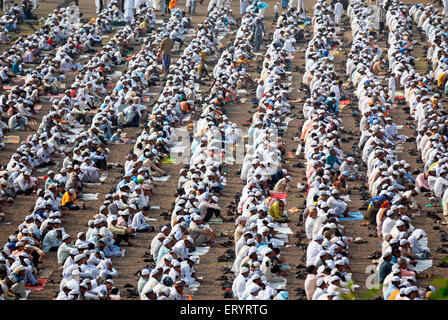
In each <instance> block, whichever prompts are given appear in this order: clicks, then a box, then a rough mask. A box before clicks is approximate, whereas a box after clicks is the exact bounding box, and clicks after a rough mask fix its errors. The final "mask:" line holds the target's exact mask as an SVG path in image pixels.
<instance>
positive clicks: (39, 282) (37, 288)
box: [25, 278, 48, 291]
mask: <svg viewBox="0 0 448 320" xmlns="http://www.w3.org/2000/svg"><path fill="white" fill-rule="evenodd" d="M47 281H48V279H42V278H38V279H37V283H36V285H35V286H31V285H29V284H27V285H25V288H26V289H28V290H35V291H41V290H44V288H45V286H46V285H47Z"/></svg>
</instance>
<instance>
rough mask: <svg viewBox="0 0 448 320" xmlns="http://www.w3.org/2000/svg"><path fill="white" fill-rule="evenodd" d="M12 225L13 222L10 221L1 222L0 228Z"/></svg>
mask: <svg viewBox="0 0 448 320" xmlns="http://www.w3.org/2000/svg"><path fill="white" fill-rule="evenodd" d="M10 224H12V222H11V221H8V222H0V227H2V226H9V225H10Z"/></svg>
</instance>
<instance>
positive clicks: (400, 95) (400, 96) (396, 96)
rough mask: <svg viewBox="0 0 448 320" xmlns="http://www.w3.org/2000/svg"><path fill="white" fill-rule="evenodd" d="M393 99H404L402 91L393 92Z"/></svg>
mask: <svg viewBox="0 0 448 320" xmlns="http://www.w3.org/2000/svg"><path fill="white" fill-rule="evenodd" d="M395 99H404V92H403V91H396V92H395Z"/></svg>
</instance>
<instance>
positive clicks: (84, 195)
mask: <svg viewBox="0 0 448 320" xmlns="http://www.w3.org/2000/svg"><path fill="white" fill-rule="evenodd" d="M99 195H100V194H99V193H82V194H81V195H80V197H79V198H78V199H79V200H83V201H92V200H98V197H99Z"/></svg>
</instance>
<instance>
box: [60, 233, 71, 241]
mask: <svg viewBox="0 0 448 320" xmlns="http://www.w3.org/2000/svg"><path fill="white" fill-rule="evenodd" d="M68 238H70V235H69V234H68V233H66V234H64V235H63V236H62V240H67V239H68Z"/></svg>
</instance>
